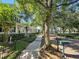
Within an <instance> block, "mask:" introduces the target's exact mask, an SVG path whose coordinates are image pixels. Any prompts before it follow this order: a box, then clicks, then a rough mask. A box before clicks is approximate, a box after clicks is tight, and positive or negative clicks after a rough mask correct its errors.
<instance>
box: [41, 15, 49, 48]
mask: <svg viewBox="0 0 79 59" xmlns="http://www.w3.org/2000/svg"><path fill="white" fill-rule="evenodd" d="M49 19H50V16H46V20H45V22H44V24H43V35H44V40H43V43H44V44H43V45H42V48H43V49H46V48H47V47H48V46H49V40H50V37H49Z"/></svg>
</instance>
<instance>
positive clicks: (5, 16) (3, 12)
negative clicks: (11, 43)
mask: <svg viewBox="0 0 79 59" xmlns="http://www.w3.org/2000/svg"><path fill="white" fill-rule="evenodd" d="M0 25H1V27H2V29H3V31H4V37H3V38H4V43H7V40H8V31H9V30H10V28H11V27H14V25H15V10H14V7H10V6H9V5H8V4H1V5H0Z"/></svg>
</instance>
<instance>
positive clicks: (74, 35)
mask: <svg viewBox="0 0 79 59" xmlns="http://www.w3.org/2000/svg"><path fill="white" fill-rule="evenodd" d="M58 35H59V36H63V37H68V38H71V39H78V40H79V34H78V33H72V34H58Z"/></svg>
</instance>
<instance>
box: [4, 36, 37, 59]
mask: <svg viewBox="0 0 79 59" xmlns="http://www.w3.org/2000/svg"><path fill="white" fill-rule="evenodd" d="M35 38H36V36H32V37H29V38H23V39H22V40H17V41H16V42H15V44H14V45H13V47H11V48H10V49H11V52H12V53H10V54H9V55H8V56H7V57H5V58H4V59H16V57H17V56H18V55H19V54H20V53H21V51H22V50H24V49H25V48H26V47H27V46H28V45H29V44H30V43H31V42H33V41H34V40H35Z"/></svg>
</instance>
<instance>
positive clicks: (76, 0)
mask: <svg viewBox="0 0 79 59" xmlns="http://www.w3.org/2000/svg"><path fill="white" fill-rule="evenodd" d="M78 1H79V0H75V1H72V2H69V3H65V4H59V5H57V7H59V6H62V5H63V6H66V5H71V4H74V3H76V2H78Z"/></svg>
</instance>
